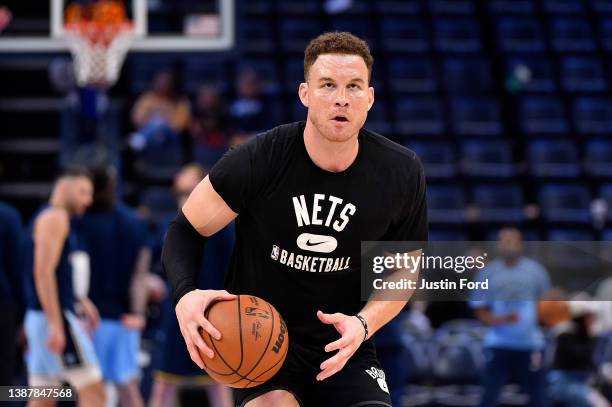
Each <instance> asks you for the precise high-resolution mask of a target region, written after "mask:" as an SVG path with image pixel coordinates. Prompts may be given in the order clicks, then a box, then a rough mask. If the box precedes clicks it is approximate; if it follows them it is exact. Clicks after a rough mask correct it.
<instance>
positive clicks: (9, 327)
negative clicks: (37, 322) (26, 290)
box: [0, 202, 24, 386]
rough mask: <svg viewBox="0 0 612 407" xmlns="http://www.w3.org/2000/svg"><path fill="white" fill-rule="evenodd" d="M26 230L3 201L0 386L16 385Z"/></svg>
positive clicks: (0, 211) (0, 217) (0, 208)
mask: <svg viewBox="0 0 612 407" xmlns="http://www.w3.org/2000/svg"><path fill="white" fill-rule="evenodd" d="M22 237H23V230H22V225H21V218H20V216H19V212H17V210H16V209H15V208H13V207H12V206H9V205H7V204H5V203H2V202H0V326H2V329H1V330H0V360H1V361H2V363H0V385H1V386H8V385H10V384H12V383H13V376H14V374H15V365H16V362H17V332H18V330H19V325H20V324H21V320H22V317H23V311H24V299H23V282H24V279H23V274H22V265H21V259H22V256H23V253H22V249H21V244H22Z"/></svg>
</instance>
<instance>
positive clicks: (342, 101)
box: [336, 90, 348, 107]
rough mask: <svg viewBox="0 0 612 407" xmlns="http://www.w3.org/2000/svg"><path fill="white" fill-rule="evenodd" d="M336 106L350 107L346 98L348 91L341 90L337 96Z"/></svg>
mask: <svg viewBox="0 0 612 407" xmlns="http://www.w3.org/2000/svg"><path fill="white" fill-rule="evenodd" d="M336 106H340V107H346V106H348V99H347V97H346V90H339V91H338V94H337V96H336Z"/></svg>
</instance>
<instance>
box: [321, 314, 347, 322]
mask: <svg viewBox="0 0 612 407" xmlns="http://www.w3.org/2000/svg"><path fill="white" fill-rule="evenodd" d="M317 317H318V318H319V319H320V320H321V322H323V323H324V324H335V323H337V322H340V321H341V320H342V318H343V317H345V315H344V314H341V313H339V312H336V313H335V314H326V313H324V312H323V311H317Z"/></svg>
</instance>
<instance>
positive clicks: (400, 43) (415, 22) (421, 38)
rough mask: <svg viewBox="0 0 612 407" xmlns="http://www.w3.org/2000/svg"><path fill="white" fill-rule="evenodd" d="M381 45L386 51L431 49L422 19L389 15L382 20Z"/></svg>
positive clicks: (423, 50) (424, 50)
mask: <svg viewBox="0 0 612 407" xmlns="http://www.w3.org/2000/svg"><path fill="white" fill-rule="evenodd" d="M380 35H381V38H384V39H385V40H384V41H382V43H381V47H382V48H383V49H384V50H385V51H386V52H426V51H428V50H429V48H430V46H429V40H428V38H427V29H426V27H425V23H424V22H423V21H422V20H419V19H414V18H398V17H389V18H385V19H383V20H382V21H381V27H380Z"/></svg>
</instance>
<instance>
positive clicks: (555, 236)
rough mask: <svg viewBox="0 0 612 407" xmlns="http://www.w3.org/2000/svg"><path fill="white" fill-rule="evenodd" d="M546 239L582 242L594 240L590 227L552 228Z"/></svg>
mask: <svg viewBox="0 0 612 407" xmlns="http://www.w3.org/2000/svg"><path fill="white" fill-rule="evenodd" d="M546 240H548V241H557V242H580V241H592V240H594V236H593V232H591V231H590V230H589V229H550V230H548V231H547V232H546Z"/></svg>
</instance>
